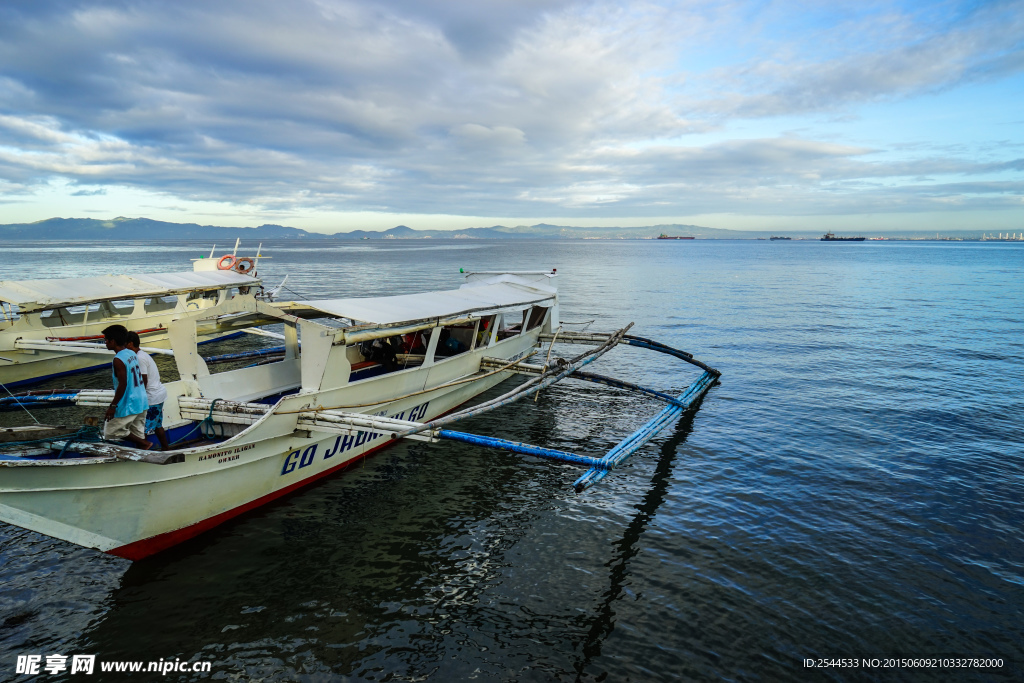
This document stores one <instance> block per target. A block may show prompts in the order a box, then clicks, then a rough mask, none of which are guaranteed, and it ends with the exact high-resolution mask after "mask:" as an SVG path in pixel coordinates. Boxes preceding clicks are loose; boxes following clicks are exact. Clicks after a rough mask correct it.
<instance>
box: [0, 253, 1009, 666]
mask: <svg viewBox="0 0 1024 683" xmlns="http://www.w3.org/2000/svg"><path fill="white" fill-rule="evenodd" d="M210 246H211V245H205V247H204V246H203V245H184V244H180V243H162V244H152V245H142V244H129V245H105V244H100V243H72V244H66V245H61V246H45V247H39V246H33V245H30V244H20V243H14V244H6V245H4V247H3V249H2V250H0V279H23V278H29V277H67V276H84V275H96V274H105V273H126V272H145V271H174V270H188V269H190V262H189V259H190V258H192V257H197V256H200V255H201V254H203V253H204V251H205V253H207V254H208V253H209V249H210ZM223 246H225V245H221V247H223ZM248 246H250V247H251V246H255V245H248ZM222 252H223V249H218V254H219V253H222ZM264 252H265V253H269V254H270V255H271V256H272V257H273V258H272V259H271V260H268V261H265V262H264V263H262V264H261V268H260V270H261V275H263V276H265V278H266V280H267V282H268V283H269V284H276V283H277V282H279V281H280V279H282V278H283V277H284V276H285V275H286V274H287V275H288V276H289V279H288V282H287V286H288V287H289V288H290V289H291V290H292V292H293V294H292V296H293V297H295V298H300V297H302V298H320V297H328V296H372V295H383V294H404V293H411V292H417V291H422V290H430V289H448V288H455V287H457V286H458V285H459V284H461V279H460V276H459V272H458V271H459V268H460V267H461V268H465V269H466V270H470V269H479V270H494V269H498V268H507V269H530V270H534V269H541V268H551V267H556V268H558V272H559V278H558V280H559V287H560V296H561V301H562V306H561V308H562V318H563V319H564V320H566V321H570V322H585V321H591V320H592V321H594V322H593V323H592V325H591V326H590V328H589V329H591V330H611V329H613V328H617V327H621V326H622V325H624V324H626V323H628V322H636V327H635V332H636V333H637V334H640V335H643V336H649V337H653V338H655V339H659V340H661V341H664V342H667V343H669V344H672V345H674V346H677V347H680V348H683V349H685V350H688V351H690V352H692V353H694V354H695V355H696V357H697V358H699V359H701V360H704V361H705V362H707V363H709V364H710V365H713V366H714V367H717V368H719V369H720V370H721V371H722V373H723V375H722V378H721V383H720V384H719V385H717V386H715V387H714V388H712V389H711V391H710V392H709V393H708V395H707V396H706V397H705V399H704V401H703V403H702V405H701V406H700V407H699V410H697V411H696V412H695V413H693V414H691V415H689V416H687V417H685V418H684V419H683V420H681V421H680V422H679V423H678V424H676V425H673V426H672V427H669V428H668V429H666V430H665V431H664V432H662V434H661V435H660V436H659V437H658V438H657V439H656V440H654V441H652V442H651V443H649V444H648V445H647V446H646V447H645V448H643V449H642V450H641V452H640V453H638V454H637V456H635V457H634V458H633V459H632V460H631V461H629V463H628V465H627V466H626V467H624V468H623V469H622V470H620V471H617V472H615V473H614V474H612V475H611V476H609V477H608V478H607V479H605V480H604V482H602V483H601V484H599V485H598V486H597V487H595V488H594V489H591V490H590V491H588V492H586V493H585V494H583V495H576V494H574V493H573V492H572V491H571V489H570V487H569V484H570V483H571V482H572V481H573V480H574V479H575V478H576V477H577V476H578V475H579V473H580V470H577V469H576V468H573V467H569V466H563V465H560V464H553V463H549V462H540V461H535V460H528V459H524V458H522V457H519V456H513V455H511V454H508V453H503V452H499V451H491V450H482V449H479V448H475V447H472V446H468V445H459V444H452V443H444V444H438V445H425V444H417V443H411V444H401V445H397V446H395V447H392V448H390V449H388V450H385V451H382V452H381V453H379V454H377V455H376V456H374V457H372V458H370V459H369V460H367V461H365V462H364V463H361V464H359V465H357V466H355V467H354V468H353V469H351V470H349V471H347V472H344V473H342V474H340V475H338V476H334V477H332V478H329V479H327V480H324V481H323V482H322V483H320V484H318V485H315V486H313V487H311V488H309V489H306V490H304V491H302V492H300V493H298V494H296V495H292V496H290V497H288V498H286V499H283V500H281V501H279V502H276V503H274V504H271V505H269V506H266V507H264V508H261V509H260V510H258V511H256V512H254V513H250V514H247V515H244V516H242V517H240V518H238V519H236V520H234V521H232V522H230V523H228V524H226V525H223V526H221V527H219V528H217V529H215V530H214V531H212V532H209V533H207V534H204V535H203V536H201V537H200V538H198V539H196V540H194V541H192V542H189V543H187V544H184V545H182V546H179V547H177V548H175V549H173V550H171V551H169V552H166V553H164V554H162V555H159V556H156V557H154V558H150V559H148V560H146V561H143V562H137V563H134V564H133V563H130V562H128V561H125V560H121V559H118V558H115V557H110V556H107V555H102V554H100V553H97V552H94V551H89V550H85V549H82V548H78V547H76V546H73V545H70V544H68V543H64V542H62V541H57V540H53V539H50V538H47V537H44V536H41V535H39V534H36V533H32V532H28V531H24V530H21V529H19V528H15V527H11V526H7V525H3V524H0V680H30V678H28V677H24V676H18V675H16V674H15V660H16V656H17V655H19V654H33V653H34V654H42V655H46V654H52V653H62V654H65V655H71V654H97V655H99V659H101V660H140V661H155V660H159V659H161V658H163V659H164V660H168V659H170V660H174V659H176V658H180V659H181V660H193V661H200V660H201V661H210V662H212V674H191V673H190V674H169V675H168V676H167V679H170V680H211V679H212V680H232V681H250V680H259V681H330V680H338V679H351V680H375V681H388V680H394V681H412V680H434V681H451V680H480V681H513V680H517V681H518V680H525V681H574V680H580V681H604V680H607V681H627V680H628V681H660V680H743V681H746V680H762V681H787V680H794V681H796V680H801V681H802V680H837V681H840V680H855V681H859V680H882V681H891V680H1011V679H1014V678H1016V679H1017V680H1020V679H1021V678H1022V677H1024V625H1022V624H1024V532H1022V526H1024V477H1022V474H1024V457H1022V456H1024V452H1022V451H1024V449H1022V443H1024V398H1022V389H1024V302H1022V293H1024V284H1022V281H1024V272H1022V271H1024V245H1016V244H996V243H988V244H985V243H906V242H903V243H899V242H896V243H860V244H823V243H820V242H796V241H794V242H774V243H773V242H763V241H695V242H654V241H621V242H620V241H566V242H548V241H527V242H511V241H509V242H487V241H468V240H429V241H426V240H425V241H414V242H413V241H394V242H383V243H380V242H375V243H367V242H360V243H356V244H351V243H348V244H346V243H338V242H334V241H326V240H325V241H315V242H307V241H302V242H297V241H290V242H274V243H267V244H264ZM581 328H582V326H576V327H574V328H573V329H581ZM238 343H239V342H224V343H223V344H221V345H220V348H224V349H230V348H232V347H231V344H238ZM248 343H250V344H251V343H254V342H253V341H249V342H248ZM580 349H581V347H568V348H566V349H564V350H563V355H567V356H568V355H573V354H574V353H578V352H579V351H580ZM595 369H596V371H598V372H603V373H605V374H610V375H613V376H616V377H621V378H624V379H629V380H632V381H635V382H638V383H640V384H645V385H648V386H652V387H655V388H658V389H662V390H671V391H673V392H676V393H678V392H680V391H681V390H683V389H684V388H685V387H686V386H687V385H688V384H689V383H690V382H692V381H693V380H694V379H696V377H697V376H698V374H699V371H697V370H696V369H695V368H692V367H690V366H688V365H685V364H682V363H678V362H675V361H674V360H673V359H671V358H669V357H667V356H661V355H659V354H653V353H650V352H645V351H642V350H639V349H633V348H622V349H618V350H615V351H613V352H612V353H610V354H608V355H607V356H605V357H604V359H602V360H601V361H599V362H598V363H597V364H595ZM167 370H168V372H169V373H173V370H171V369H170V368H169V367H168V368H167ZM512 381H514V380H512ZM107 382H108V375H107V373H106V372H98V373H95V372H94V373H90V374H87V375H77V376H72V377H68V378H63V379H61V380H58V381H55V382H51V383H50V384H49V385H48V386H56V387H59V386H64V385H66V386H69V387H86V386H94V387H104V386H106V383H107ZM507 386H510V385H502V387H499V389H498V391H499V392H500V391H501V390H502V388H507ZM660 408H661V406H660V405H658V404H657V403H655V402H653V401H651V400H648V399H645V398H640V397H636V396H632V395H623V394H621V393H619V392H617V391H615V390H612V389H609V388H605V387H601V386H599V385H592V384H583V383H579V382H570V381H566V382H564V383H563V384H562V385H561V386H557V387H555V388H552V389H550V390H547V391H546V392H544V393H543V394H542V395H541V397H540V399H539V400H538V401H537V402H533V401H524V402H522V403H520V404H517V405H515V406H513V407H511V408H508V409H506V410H504V411H497V412H494V413H491V414H489V415H487V416H485V417H482V418H477V419H476V420H474V421H472V422H467V423H463V428H464V429H465V431H474V432H477V433H482V434H489V435H494V436H500V437H505V438H510V439H515V440H522V441H527V442H530V443H535V444H540V445H545V446H550V447H553V448H559V449H565V450H572V451H575V452H579V453H587V454H597V455H599V454H603V453H604V452H605V451H607V450H608V449H609V448H611V447H612V446H613V445H614V444H615V443H616V442H617V441H618V440H620V439H621V438H622V437H624V436H625V435H626V434H628V433H629V432H631V431H632V430H633V429H635V428H636V427H638V426H639V425H640V424H642V423H643V422H644V421H645V420H646V419H647V418H648V417H649V416H651V415H653V414H654V413H655V412H657V411H658V410H659V409H660ZM76 410H77V409H76ZM37 415H38V417H39V418H40V419H42V420H44V421H51V422H52V421H57V420H61V419H78V418H77V415H78V414H77V413H74V411H70V412H69V411H64V412H63V413H62V412H59V411H57V410H56V409H51V410H50V411H46V410H39V411H37ZM27 420H28V416H27V415H25V414H24V413H21V414H20V415H19V414H18V413H13V412H5V413H2V414H0V423H2V424H12V423H15V422H20V423H24V422H25V421H27ZM0 475H2V473H0ZM938 655H941V656H961V657H962V656H985V657H988V656H992V657H999V658H1002V659H1003V660H1004V666H1003V668H1002V669H999V670H996V671H994V672H993V671H988V672H979V671H967V670H959V671H952V670H949V669H944V670H942V669H940V670H925V669H916V670H909V669H905V670H895V671H894V670H888V671H885V670H870V671H869V670H865V669H859V670H856V671H850V670H845V671H842V670H832V671H828V672H822V671H811V670H808V669H806V668H804V664H803V660H804V659H805V658H815V657H826V656H827V657H837V658H838V657H854V656H856V657H858V658H863V657H878V658H885V657H893V656H899V657H923V656H938ZM40 678H41V679H43V680H61V675H56V676H48V675H45V674H44V675H43V676H41V677H40ZM65 678H67V679H70V680H129V679H130V680H153V679H154V678H153V677H152V675H151V676H149V677H146V676H145V675H140V676H135V677H131V676H122V677H121V678H120V679H117V678H114V677H112V675H107V676H104V675H102V674H99V673H97V674H96V675H94V676H93V677H91V678H90V677H86V676H82V675H76V676H65ZM157 678H160V677H157Z"/></svg>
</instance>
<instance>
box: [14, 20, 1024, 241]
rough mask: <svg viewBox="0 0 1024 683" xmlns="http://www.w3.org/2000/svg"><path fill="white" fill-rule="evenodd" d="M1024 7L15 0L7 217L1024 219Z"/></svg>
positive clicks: (324, 224)
mask: <svg viewBox="0 0 1024 683" xmlns="http://www.w3.org/2000/svg"><path fill="white" fill-rule="evenodd" d="M1022 72H1024V0H1022V1H1018V2H1013V1H1011V2H958V1H944V0H929V1H922V2H875V1H873V0H858V1H856V2H837V1H835V0H827V1H821V2H819V1H817V0H803V1H780V2H772V1H770V0H765V1H760V2H759V1H728V0H723V1H716V2H703V1H700V0H693V1H680V2H675V1H668V0H665V1H658V0H654V1H650V2H645V1H643V0H638V1H617V2H616V1H612V2H602V1H574V0H443V1H441V0H372V1H371V0H289V1H288V2H280V1H279V0H273V1H271V0H244V1H243V0H218V1H217V2H209V1H208V0H204V1H202V2H193V1H191V0H174V1H173V2H170V1H168V2H160V1H157V0H116V1H110V2H72V1H67V2H65V1H49V0H5V1H4V2H3V3H0V223H20V222H32V221H37V220H43V219H46V218H51V217H55V216H60V217H81V218H89V217H91V218H102V219H109V218H113V217H116V216H131V217H147V218H152V219H155V220H164V221H172V222H180V223H185V222H194V223H200V224H214V225H228V226H243V225H246V226H253V225H261V224H265V223H272V224H280V225H288V226H293V227H299V228H304V229H307V230H311V231H315V232H325V233H333V232H338V231H349V230H355V229H370V230H381V229H386V228H390V227H393V226H395V225H399V224H402V225H407V226H409V227H412V228H418V229H459V228H467V227H485V226H492V225H509V226H512V225H533V224H536V223H553V224H557V225H572V226H633V225H635V226H640V225H656V224H664V223H683V224H693V225H701V226H707V227H714V228H725V229H742V230H753V229H765V230H767V229H773V230H774V229H787V228H789V229H794V230H798V229H799V230H806V229H814V230H817V229H831V230H835V231H842V230H844V229H848V230H859V231H864V230H873V231H879V232H884V231H906V230H933V229H934V230H957V229H962V230H991V231H994V232H998V231H1000V230H1002V231H1020V230H1024V73H1022Z"/></svg>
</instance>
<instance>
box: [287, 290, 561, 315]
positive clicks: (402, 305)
mask: <svg viewBox="0 0 1024 683" xmlns="http://www.w3.org/2000/svg"><path fill="white" fill-rule="evenodd" d="M554 298H555V295H554V293H553V292H552V291H544V290H541V289H535V288H533V287H528V286H524V285H521V284H514V283H510V282H501V283H497V284H491V285H482V286H479V287H464V288H462V289H453V290H448V291H444V292H424V293H422V294H405V295H402V296H381V297H373V298H366V299H320V300H316V301H296V302H295V303H294V305H295V306H299V307H305V308H312V309H314V310H317V311H320V312H321V313H325V314H327V315H331V316H336V317H339V318H349V319H351V320H357V321H359V322H363V323H373V324H377V325H390V324H393V323H403V322H415V321H418V320H427V319H432V318H450V317H452V316H456V315H460V314H466V313H477V314H482V313H485V312H490V311H494V310H496V309H503V308H504V309H515V308H519V309H522V308H526V307H527V306H532V305H534V304H540V305H548V306H549V305H551V304H552V303H554Z"/></svg>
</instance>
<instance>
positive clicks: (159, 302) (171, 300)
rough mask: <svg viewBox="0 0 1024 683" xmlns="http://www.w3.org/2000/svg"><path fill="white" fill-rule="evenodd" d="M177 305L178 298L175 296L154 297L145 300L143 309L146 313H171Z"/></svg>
mask: <svg viewBox="0 0 1024 683" xmlns="http://www.w3.org/2000/svg"><path fill="white" fill-rule="evenodd" d="M177 305H178V297H176V296H155V297H151V298H149V299H146V302H145V304H143V307H144V308H145V311H146V313H165V312H167V311H173V310H174V309H175V307H176V306H177Z"/></svg>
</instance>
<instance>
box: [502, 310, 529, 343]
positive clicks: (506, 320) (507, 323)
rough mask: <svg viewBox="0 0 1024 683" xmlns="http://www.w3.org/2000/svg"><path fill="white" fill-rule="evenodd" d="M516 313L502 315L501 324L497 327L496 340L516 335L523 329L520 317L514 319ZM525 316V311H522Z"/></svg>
mask: <svg viewBox="0 0 1024 683" xmlns="http://www.w3.org/2000/svg"><path fill="white" fill-rule="evenodd" d="M516 316H517V314H516V313H509V314H506V315H503V316H502V320H501V326H500V327H499V328H498V341H501V340H502V339H508V338H509V337H517V336H519V333H520V332H522V331H523V323H522V319H518V320H517V319H516ZM524 317H525V312H524Z"/></svg>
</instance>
